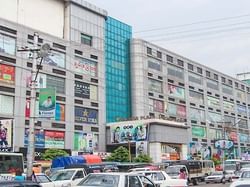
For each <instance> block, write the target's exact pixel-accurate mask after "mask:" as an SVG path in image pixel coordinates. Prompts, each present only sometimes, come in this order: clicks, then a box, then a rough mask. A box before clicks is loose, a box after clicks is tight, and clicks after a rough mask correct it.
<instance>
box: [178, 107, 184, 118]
mask: <svg viewBox="0 0 250 187" xmlns="http://www.w3.org/2000/svg"><path fill="white" fill-rule="evenodd" d="M177 117H179V118H186V107H185V106H183V105H177Z"/></svg>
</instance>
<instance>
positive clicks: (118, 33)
mask: <svg viewBox="0 0 250 187" xmlns="http://www.w3.org/2000/svg"><path fill="white" fill-rule="evenodd" d="M131 37H132V28H131V26H129V25H127V24H125V23H122V22H121V21H118V20H116V19H114V18H111V17H108V18H107V20H106V28H105V66H106V104H107V105H106V116H107V122H113V121H116V120H118V119H119V118H129V117H130V116H131V100H130V92H131V90H130V56H129V52H130V51H129V48H130V44H129V40H130V39H131Z"/></svg>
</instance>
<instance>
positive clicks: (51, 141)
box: [44, 131, 65, 149]
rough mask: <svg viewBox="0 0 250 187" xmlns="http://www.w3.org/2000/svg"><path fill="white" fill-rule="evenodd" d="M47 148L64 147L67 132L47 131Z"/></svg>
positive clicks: (45, 133)
mask: <svg viewBox="0 0 250 187" xmlns="http://www.w3.org/2000/svg"><path fill="white" fill-rule="evenodd" d="M44 136H45V148H58V149H64V139H65V133H64V132H62V131H45V132H44Z"/></svg>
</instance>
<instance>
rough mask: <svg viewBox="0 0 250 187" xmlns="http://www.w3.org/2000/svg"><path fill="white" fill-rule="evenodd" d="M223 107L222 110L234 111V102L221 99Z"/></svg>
mask: <svg viewBox="0 0 250 187" xmlns="http://www.w3.org/2000/svg"><path fill="white" fill-rule="evenodd" d="M223 108H224V110H228V111H234V103H231V102H228V101H223Z"/></svg>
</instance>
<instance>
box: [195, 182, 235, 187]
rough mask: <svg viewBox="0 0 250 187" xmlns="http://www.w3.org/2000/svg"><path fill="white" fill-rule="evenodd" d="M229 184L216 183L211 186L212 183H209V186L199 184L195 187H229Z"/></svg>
mask: <svg viewBox="0 0 250 187" xmlns="http://www.w3.org/2000/svg"><path fill="white" fill-rule="evenodd" d="M230 184H231V183H226V184H221V183H218V184H216V183H215V184H213V183H210V184H206V183H199V185H197V187H229V186H230Z"/></svg>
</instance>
